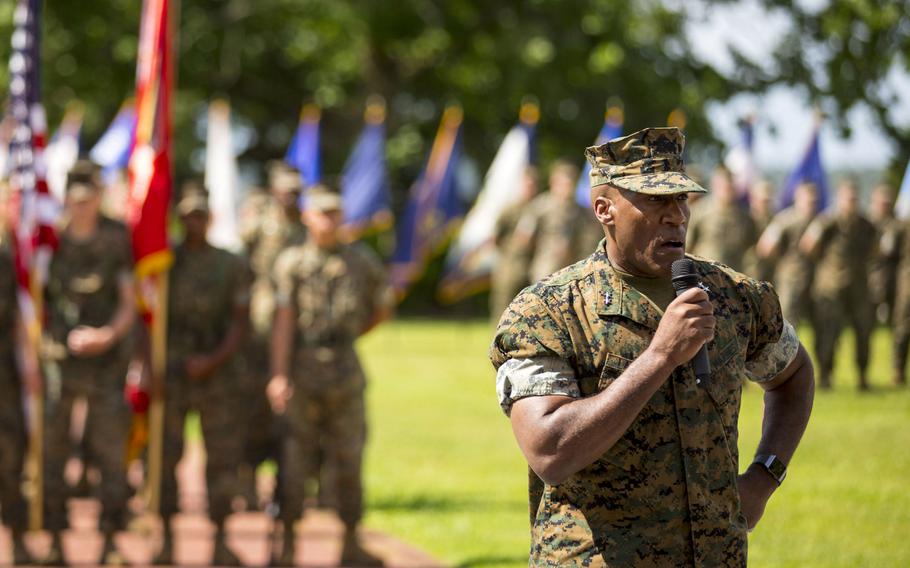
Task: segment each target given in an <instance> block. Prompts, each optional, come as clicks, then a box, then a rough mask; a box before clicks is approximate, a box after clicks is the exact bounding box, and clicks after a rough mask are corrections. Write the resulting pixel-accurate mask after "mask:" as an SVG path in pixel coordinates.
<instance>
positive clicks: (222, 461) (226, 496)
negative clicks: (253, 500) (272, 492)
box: [161, 373, 255, 526]
mask: <svg viewBox="0 0 910 568" xmlns="http://www.w3.org/2000/svg"><path fill="white" fill-rule="evenodd" d="M235 381H236V379H235V378H234V377H232V376H231V375H230V374H221V375H219V374H217V373H216V374H215V375H214V376H212V377H209V378H207V379H203V380H200V381H191V380H190V379H185V378H180V379H176V380H171V381H169V382H168V384H167V389H166V391H165V403H164V445H163V452H162V454H163V455H162V466H161V467H162V477H161V517H162V518H163V519H165V520H167V519H170V518H171V517H172V516H174V515H175V514H176V513H177V512H178V510H179V506H178V499H177V497H178V495H177V475H176V470H177V462H179V461H180V458H181V457H182V456H183V448H184V426H185V423H186V415H187V413H188V412H190V411H191V410H195V411H197V412H199V421H200V424H201V426H202V437H203V439H204V440H205V455H206V458H205V482H206V488H207V489H208V501H209V517H210V518H211V519H212V522H214V523H215V524H216V525H219V526H220V525H222V524H223V523H224V520H225V519H226V518H227V517H228V515H230V514H231V500H232V499H233V497H234V494H235V491H236V487H237V465H238V464H239V463H240V457H241V455H242V453H243V440H244V437H243V434H242V432H243V430H244V429H245V428H247V427H249V428H255V426H254V425H250V424H244V423H243V422H239V423H238V417H241V419H242V416H243V412H242V410H241V407H242V406H243V404H244V401H243V400H242V399H240V398H239V397H238V394H237V384H236V382H235Z"/></svg>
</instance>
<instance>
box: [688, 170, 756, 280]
mask: <svg viewBox="0 0 910 568" xmlns="http://www.w3.org/2000/svg"><path fill="white" fill-rule="evenodd" d="M756 240H758V235H756V231H755V223H754V221H753V220H752V217H751V216H750V215H749V211H748V210H747V209H746V208H745V206H744V205H743V204H742V202H741V201H740V199H739V196H738V195H737V193H736V189H735V188H734V187H733V178H732V177H731V175H730V171H729V170H728V169H727V168H725V167H723V166H720V167H718V168H716V169H715V170H714V174H713V175H712V176H711V193H710V194H709V197H708V200H707V201H704V202H701V203H699V206H698V207H697V208H696V210H695V212H693V213H692V214H691V217H690V220H689V233H688V236H687V237H686V252H689V253H692V254H694V255H697V256H701V257H704V258H709V259H711V260H716V261H718V262H720V263H723V264H726V265H727V266H729V267H731V268H733V269H734V270H736V271H739V272H742V271H743V270H744V261H745V256H746V252H747V251H748V250H749V249H750V248H751V247H752V246H753V245H754V244H755V241H756Z"/></svg>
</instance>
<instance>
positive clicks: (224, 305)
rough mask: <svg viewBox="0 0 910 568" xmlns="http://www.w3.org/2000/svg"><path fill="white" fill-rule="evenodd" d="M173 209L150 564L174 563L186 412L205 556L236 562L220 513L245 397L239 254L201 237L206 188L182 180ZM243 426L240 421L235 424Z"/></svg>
mask: <svg viewBox="0 0 910 568" xmlns="http://www.w3.org/2000/svg"><path fill="white" fill-rule="evenodd" d="M176 209H177V213H178V214H179V215H180V222H181V224H182V225H183V228H184V240H183V242H182V243H181V244H180V245H178V246H177V247H176V248H175V250H174V264H173V266H172V267H171V271H170V277H169V280H170V292H169V294H168V319H167V323H168V338H169V345H170V348H169V349H168V365H167V377H166V379H165V405H164V408H165V412H164V416H165V418H164V444H163V447H164V451H163V458H162V485H161V518H162V522H163V528H164V533H163V543H162V548H161V550H160V552H159V553H158V556H157V557H156V558H155V564H159V565H169V564H173V563H174V558H173V536H172V526H171V521H172V519H173V516H174V515H175V514H176V513H177V512H178V495H177V475H176V469H177V462H178V461H180V458H181V457H182V456H183V447H184V424H185V422H186V415H187V413H188V412H190V411H192V410H195V411H197V412H198V413H199V421H200V424H201V426H202V436H203V439H204V441H205V448H206V460H205V479H206V487H207V490H208V491H207V493H208V501H209V517H210V518H211V520H212V522H213V523H214V524H215V546H214V552H213V556H212V564H213V565H217V566H237V565H239V563H240V562H239V560H238V559H237V557H236V556H235V555H234V553H233V552H231V551H230V549H228V547H227V543H226V542H225V521H226V520H227V517H228V515H229V514H230V512H231V499H232V497H233V496H234V492H235V490H236V487H237V483H236V472H237V466H238V464H239V463H240V461H241V455H242V453H243V443H244V441H245V438H244V436H243V435H239V433H238V430H237V428H236V426H237V418H238V416H244V414H245V413H244V412H243V408H244V407H245V406H246V405H247V404H248V403H249V401H248V400H247V399H246V398H244V397H243V396H242V393H241V392H240V388H239V387H240V380H241V374H242V370H243V366H242V361H241V357H240V354H241V347H242V345H243V340H244V338H245V335H246V330H247V327H248V322H249V302H250V288H249V280H250V278H249V269H248V267H247V264H246V261H245V260H244V259H242V258H241V257H239V256H237V255H235V254H232V253H230V252H228V251H226V250H223V249H219V248H216V247H214V246H212V245H211V244H209V242H208V241H207V240H206V231H207V230H208V225H209V219H210V216H209V204H208V194H207V193H206V192H205V191H204V190H203V189H202V188H201V187H200V186H199V185H198V184H195V183H188V184H184V186H183V188H182V195H181V198H180V201H179V202H178V203H177V207H176ZM248 429H256V428H241V429H240V432H243V431H244V430H248Z"/></svg>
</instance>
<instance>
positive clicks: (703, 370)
mask: <svg viewBox="0 0 910 568" xmlns="http://www.w3.org/2000/svg"><path fill="white" fill-rule="evenodd" d="M670 274H671V279H670V280H671V282H673V289H674V290H676V295H677V296H679V295H680V294H682V293H683V292H685V291H686V290H688V289H689V288H695V287H696V286H698V275H697V274H696V273H695V263H694V262H692V260H691V259H688V258H681V259H679V260H674V261H673V266H671V267H670ZM692 366H693V367H694V368H695V382H696V383H697V384H700V385H702V386H706V385H707V384H708V377H710V376H711V363H710V361H708V345H707V344H705V345H702V346H701V349H699V350H698V353H696V354H695V357H693V358H692Z"/></svg>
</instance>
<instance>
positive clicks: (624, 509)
mask: <svg viewBox="0 0 910 568" xmlns="http://www.w3.org/2000/svg"><path fill="white" fill-rule="evenodd" d="M683 143H684V141H683V138H682V135H681V134H680V133H679V131H678V130H677V129H675V128H653V129H646V130H643V131H640V132H637V133H634V134H631V135H629V136H627V137H623V138H620V139H617V140H613V141H611V142H608V143H607V144H604V145H601V146H597V147H592V148H588V150H587V152H586V155H587V156H588V159H589V161H591V163H592V166H593V168H592V170H591V185H592V186H597V185H601V184H604V183H609V184H611V185H614V186H618V187H623V188H626V189H630V190H632V191H636V192H639V193H644V194H647V195H658V196H659V195H672V194H678V193H689V192H704V191H705V190H704V189H702V188H701V187H699V186H698V185H696V184H695V183H694V182H692V181H691V179H689V178H688V177H686V176H685V175H684V173H683V168H682V161H681V155H682V149H683ZM693 260H694V261H695V269H696V272H697V274H698V276H699V280H700V281H701V283H702V284H703V285H704V287H705V290H706V291H707V293H708V296H709V299H710V301H711V304H712V306H713V309H714V315H715V317H716V318H717V324H716V328H715V335H714V339H713V340H712V341H711V342H710V343H709V344H708V346H707V347H708V355H709V358H710V360H711V369H712V373H711V377H710V380H709V381H708V382H707V384H698V383H696V378H695V374H694V372H693V369H692V366H691V365H688V364H687V365H682V366H680V367H677V368H676V369H675V370H674V371H673V372H672V374H671V375H670V377H668V378H667V380H666V381H664V382H663V384H661V386H660V387H659V388H658V390H657V392H656V393H655V394H654V395H653V396H652V397H651V399H650V400H649V401H648V403H647V404H646V405H645V406H644V407H643V408H642V410H641V412H640V413H639V414H638V415H637V416H636V418H635V420H634V421H633V422H632V424H631V425H630V426H629V428H628V430H627V431H626V432H625V433H624V434H623V435H622V437H621V438H620V439H619V440H618V441H617V442H616V443H615V444H614V445H613V446H612V447H611V448H610V449H609V450H607V451H606V452H605V453H604V454H603V455H602V456H601V457H600V458H598V459H597V460H596V461H595V462H593V463H592V464H590V465H588V466H587V467H585V468H583V469H582V470H580V471H578V472H576V473H575V474H573V475H571V476H569V477H568V479H566V480H565V481H564V482H562V483H560V484H559V485H544V487H543V491H542V492H540V493H536V488H535V487H534V482H533V478H532V484H531V488H530V496H531V499H532V506H534V505H536V516H535V518H534V521H533V526H532V529H531V535H532V544H531V558H530V565H531V566H579V567H580V566H585V567H609V566H616V567H625V566H672V567H679V566H744V565H745V564H746V530H747V524H746V519H745V517H744V516H743V513H742V510H741V506H740V499H739V491H738V487H737V474H738V457H739V455H738V446H737V444H738V430H737V421H738V415H739V407H740V400H741V395H742V379H743V377H748V378H749V379H751V380H753V381H755V382H759V383H761V382H765V381H769V380H772V379H773V378H774V377H776V376H777V375H779V374H780V372H781V371H783V370H784V369H785V368H786V367H787V366H788V365H789V364H790V362H791V361H792V360H793V359H794V358H795V357H796V354H797V352H798V349H799V341H798V340H797V339H796V334H795V332H794V330H793V328H792V326H790V325H789V324H788V323H787V322H786V321H785V320H784V319H783V316H782V314H781V310H780V305H779V303H778V301H777V296H776V295H775V294H774V290H773V289H772V288H771V285H770V284H768V283H766V282H757V281H755V280H752V279H750V278H747V277H746V276H744V275H742V274H739V273H737V272H734V271H733V270H732V269H730V268H729V267H727V266H724V265H722V264H719V263H716V262H712V261H708V260H704V259H699V258H695V259H693ZM666 288H667V289H668V290H669V289H670V288H671V284H670V282H669V280H668V281H667V282H666ZM661 303H662V302H661V301H660V299H657V298H654V299H653V301H652V299H649V298H648V297H646V296H645V295H643V294H642V292H640V291H639V290H637V289H636V288H634V287H633V286H631V285H630V284H629V282H627V281H626V280H624V278H623V277H621V276H620V274H619V273H618V271H617V270H616V269H614V267H613V266H612V265H611V263H610V261H609V259H608V258H607V254H606V248H605V241H602V242H601V244H600V245H599V246H598V248H597V250H596V251H595V252H594V254H592V255H591V256H589V257H588V258H586V259H585V260H582V261H580V262H578V263H576V264H574V265H572V266H570V267H568V268H566V269H564V270H561V271H559V272H557V273H555V274H553V275H552V276H550V277H548V278H546V279H545V280H543V281H541V282H539V283H537V284H535V285H534V286H531V287H529V288H526V289H525V290H523V291H522V292H521V293H520V294H519V295H518V297H517V298H516V299H515V300H514V301H513V302H512V304H511V305H510V306H509V308H508V309H507V310H506V312H505V314H503V317H502V319H501V320H500V323H499V328H498V329H497V333H496V337H495V338H494V340H493V345H492V347H491V350H490V358H491V360H492V362H493V365H494V367H495V368H496V369H497V376H496V390H497V395H498V398H499V402H500V406H501V407H502V409H503V411H504V412H505V413H506V414H507V415H508V414H509V413H510V412H511V409H512V404H513V403H514V402H515V401H516V400H518V399H521V398H524V397H528V396H549V395H558V396H568V397H572V398H582V397H587V396H592V395H594V394H596V393H598V392H601V391H603V390H605V389H608V388H610V385H611V384H612V383H613V381H614V380H616V378H617V377H619V376H620V375H621V374H622V373H623V372H624V371H625V370H626V368H627V367H628V366H629V365H630V364H631V363H632V362H633V361H634V360H635V359H637V358H638V357H639V356H641V355H642V353H643V352H644V350H645V349H646V348H647V347H648V345H649V344H650V342H651V340H652V339H653V337H654V334H655V332H656V330H657V327H658V324H659V323H660V318H661V316H662V314H663V312H662V309H661V308H660V307H658V304H661ZM538 495H539V497H538ZM536 499H539V500H538V501H536V502H535V501H534V500H536Z"/></svg>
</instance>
